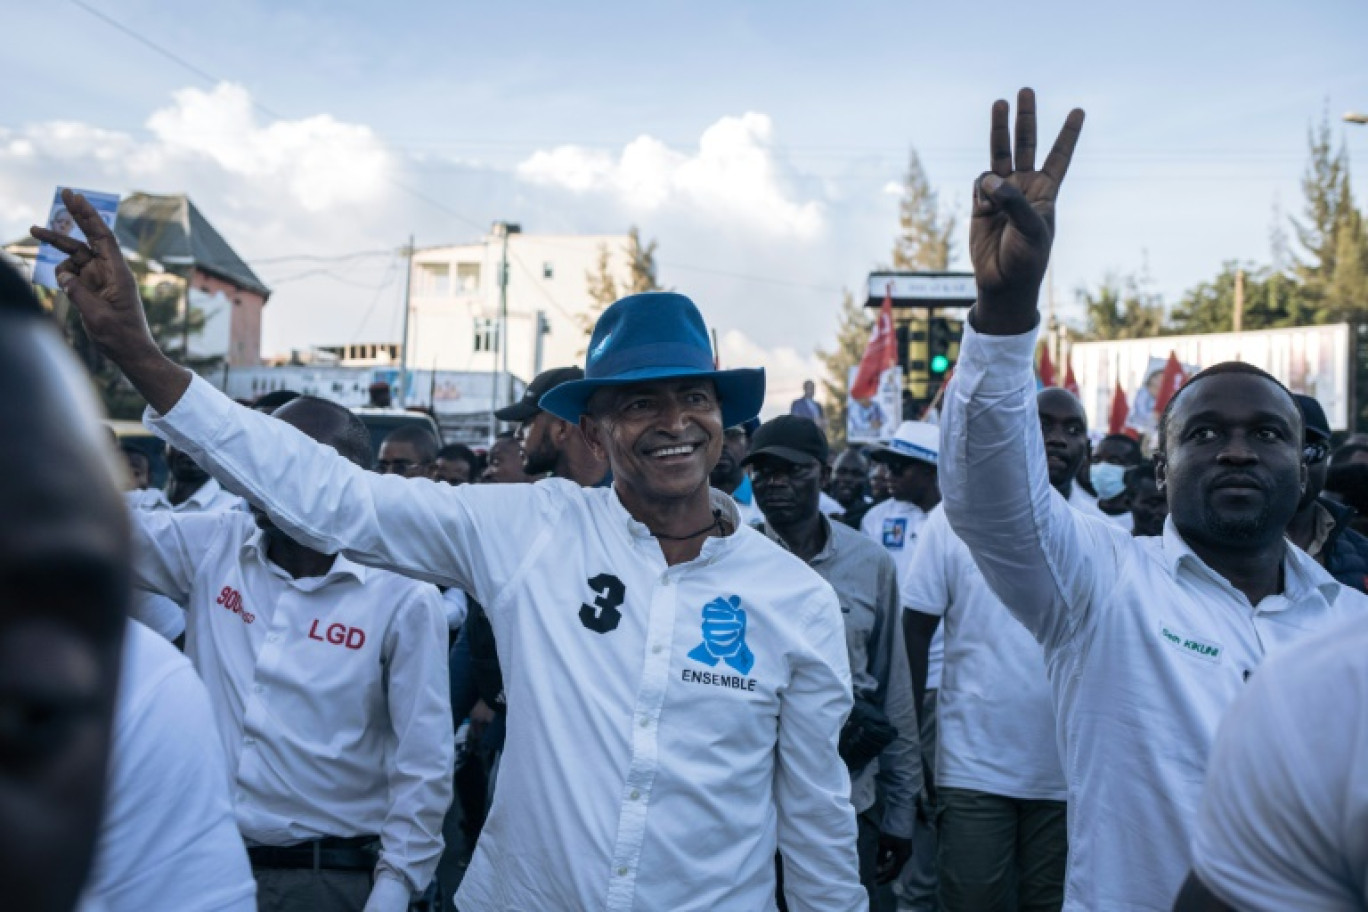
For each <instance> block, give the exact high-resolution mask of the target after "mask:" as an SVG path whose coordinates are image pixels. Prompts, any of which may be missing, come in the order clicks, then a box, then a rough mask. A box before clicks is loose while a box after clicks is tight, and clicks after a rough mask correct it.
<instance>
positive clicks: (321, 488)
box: [144, 377, 569, 609]
mask: <svg viewBox="0 0 1368 912" xmlns="http://www.w3.org/2000/svg"><path fill="white" fill-rule="evenodd" d="M144 421H145V423H146V424H147V426H148V427H149V428H151V429H152V430H153V431H154V432H155V433H157V434H158V435H159V436H161V437H163V438H165V439H166V440H168V441H170V442H171V443H172V444H174V445H175V446H176V447H177V448H178V449H180V450H182V451H184V452H186V453H188V454H189V455H190V456H191V457H192V458H194V460H195V461H196V462H198V463H199V464H200V465H201V466H203V467H204V468H205V469H206V470H208V471H209V472H210V474H212V475H213V476H214V477H215V478H217V479H218V480H219V482H220V483H221V484H222V485H223V486H224V487H225V488H227V489H228V490H230V491H233V492H234V493H237V494H241V495H242V496H244V497H246V498H247V499H248V500H249V501H251V502H252V503H254V504H256V505H257V506H259V507H261V508H262V509H263V510H265V511H266V513H267V514H268V515H269V516H270V517H271V519H272V520H273V521H274V522H275V524H276V525H277V526H279V527H280V528H281V529H282V530H283V531H285V532H286V533H287V534H288V535H290V537H291V538H293V539H295V540H296V541H298V542H300V543H302V544H304V545H306V546H307V547H310V548H313V549H314V550H316V551H319V552H322V553H324V554H333V553H339V552H340V553H342V554H345V555H346V556H347V557H348V558H350V559H352V560H355V561H356V562H358V563H362V564H368V565H370V566H373V567H381V568H384V569H388V570H394V571H396V572H398V573H402V574H404V575H405V576H411V577H417V578H419V579H424V580H427V581H429V582H433V583H438V584H441V585H448V586H453V585H454V586H460V587H461V588H463V589H465V590H466V591H467V592H470V593H471V594H472V595H474V596H475V597H476V598H477V599H479V600H480V602H481V603H482V604H484V605H485V606H486V608H488V609H494V608H496V607H497V595H498V593H499V592H501V591H502V590H503V588H504V584H506V583H507V582H508V580H509V578H510V577H511V576H512V575H513V574H514V573H515V572H516V571H517V569H518V568H520V567H521V566H522V564H523V563H524V560H525V558H526V556H527V555H528V554H529V553H532V552H533V551H534V550H535V548H534V545H535V543H536V542H537V540H538V538H539V537H540V536H543V535H552V534H554V530H555V528H556V519H557V517H558V515H559V513H560V511H561V510H562V509H563V508H564V507H565V505H566V504H567V503H568V502H569V498H568V497H565V496H556V495H555V494H553V493H552V491H553V489H554V486H553V485H552V484H550V483H548V484H542V485H461V486H460V487H453V486H451V485H446V484H440V483H438V482H435V481H431V480H429V479H409V478H401V477H399V476H397V475H377V474H375V473H373V472H368V471H366V470H364V469H362V468H360V467H359V466H357V465H356V464H354V463H352V462H351V461H349V460H347V459H346V458H344V457H343V456H341V455H339V454H338V453H337V451H336V450H334V449H333V448H331V447H328V446H324V445H322V444H319V443H317V442H315V441H313V440H311V439H310V438H308V437H307V436H305V435H304V434H302V433H300V432H299V431H298V430H296V429H295V428H293V427H291V426H290V425H288V424H286V423H285V422H283V421H277V420H275V419H273V418H271V417H270V416H268V415H263V414H260V413H258V412H254V411H252V410H251V409H248V408H244V407H243V406H240V405H238V404H236V403H235V402H233V401H232V400H230V399H228V398H227V397H226V396H224V395H223V394H222V393H220V392H219V391H218V390H216V389H214V388H213V387H212V386H210V385H209V384H208V383H207V382H206V381H205V380H203V379H201V378H199V377H196V378H194V379H193V380H192V381H191V383H190V386H189V387H188V388H187V389H186V390H185V393H184V394H183V395H182V396H181V397H180V399H179V400H178V401H177V402H176V405H175V407H174V408H172V409H170V411H169V412H168V413H167V414H165V415H162V416H157V415H156V414H155V413H152V412H150V411H149V412H148V414H147V416H146V417H145V418H144ZM562 484H567V485H568V484H569V482H563V483H562ZM482 518H485V521H483V522H482V521H481V520H482Z"/></svg>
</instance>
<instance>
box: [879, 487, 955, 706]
mask: <svg viewBox="0 0 1368 912" xmlns="http://www.w3.org/2000/svg"><path fill="white" fill-rule="evenodd" d="M926 517H927V513H926V511H925V510H923V509H922V508H921V507H919V506H917V505H916V504H914V503H909V502H908V501H905V500H897V499H895V498H892V497H890V498H888V499H887V500H885V501H882V502H880V503H877V504H875V505H874V506H872V507H870V508H869V512H868V513H866V514H865V515H864V519H862V520H860V531H861V532H863V533H864V534H865V535H868V536H869V537H870V538H872V539H874V540H875V541H876V542H878V543H879V544H881V545H883V547H884V550H886V551H887V552H888V553H889V555H891V556H892V558H893V564H894V566H896V567H897V568H898V587H899V588H902V587H903V586H905V585H907V580H908V575H909V574H910V573H911V572H912V561H913V559H914V558H915V556H916V553H917V535H918V533H919V532H920V531H921V527H922V523H924V522H926ZM944 662H945V631H943V630H941V629H940V628H939V627H937V628H936V632H935V634H934V635H932V637H931V649H930V651H929V652H928V653H927V656H926V689H927V690H936V689H937V688H939V687H940V683H941V668H942V666H943V665H944Z"/></svg>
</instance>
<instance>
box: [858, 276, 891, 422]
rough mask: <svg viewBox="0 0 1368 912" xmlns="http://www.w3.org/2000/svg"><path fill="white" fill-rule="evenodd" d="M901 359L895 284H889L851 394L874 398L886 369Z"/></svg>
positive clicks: (862, 397) (859, 397) (860, 397)
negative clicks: (896, 330) (895, 318)
mask: <svg viewBox="0 0 1368 912" xmlns="http://www.w3.org/2000/svg"><path fill="white" fill-rule="evenodd" d="M897 363H898V340H897V337H896V336H895V335H894V332H893V286H892V285H889V286H888V289H887V290H886V291H885V292H884V299H883V306H882V307H880V308H879V318H878V319H877V320H875V321H874V331H873V332H872V333H870V334H869V344H868V345H866V346H865V352H864V357H863V358H861V359H860V369H859V371H857V372H856V374H855V382H854V383H852V384H851V385H850V397H851V398H852V399H872V398H873V397H874V395H875V394H876V393H877V392H878V391H879V378H880V377H882V376H883V372H884V371H886V370H888V369H889V368H890V367H895V366H896V365H897Z"/></svg>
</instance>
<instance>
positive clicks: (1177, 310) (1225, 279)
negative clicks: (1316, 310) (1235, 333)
mask: <svg viewBox="0 0 1368 912" xmlns="http://www.w3.org/2000/svg"><path fill="white" fill-rule="evenodd" d="M1240 272H1243V273H1244V316H1243V318H1242V320H1241V327H1242V328H1243V329H1274V328H1277V327H1281V326H1299V325H1302V324H1304V323H1307V322H1309V319H1310V312H1309V309H1308V307H1307V303H1306V300H1305V298H1304V297H1303V295H1302V293H1301V289H1300V288H1299V287H1298V286H1297V284H1296V282H1294V281H1292V280H1290V279H1289V278H1288V277H1287V276H1284V275H1282V274H1281V273H1279V272H1275V271H1274V270H1273V269H1271V268H1270V267H1268V266H1256V265H1254V264H1252V263H1240V262H1238V261H1236V260H1228V261H1226V262H1225V263H1223V264H1221V271H1220V272H1219V273H1217V275H1216V277H1215V278H1214V279H1212V280H1211V281H1209V282H1202V283H1200V284H1198V285H1196V286H1194V287H1193V288H1190V289H1189V290H1188V291H1187V292H1185V293H1184V294H1183V298H1182V300H1181V301H1179V302H1178V305H1177V306H1176V307H1174V308H1173V313H1172V314H1171V315H1170V317H1169V329H1170V331H1171V332H1174V333H1219V332H1230V331H1232V330H1233V329H1234V324H1235V285H1236V281H1237V274H1238V273H1240Z"/></svg>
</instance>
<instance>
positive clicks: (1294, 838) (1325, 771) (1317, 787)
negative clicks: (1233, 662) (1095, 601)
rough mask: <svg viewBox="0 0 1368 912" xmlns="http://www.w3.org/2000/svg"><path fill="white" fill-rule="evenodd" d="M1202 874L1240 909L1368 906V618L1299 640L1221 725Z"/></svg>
mask: <svg viewBox="0 0 1368 912" xmlns="http://www.w3.org/2000/svg"><path fill="white" fill-rule="evenodd" d="M1192 851H1193V868H1194V869H1195V870H1196V871H1197V874H1198V876H1199V877H1200V878H1201V879H1202V882H1203V883H1205V884H1206V885H1207V887H1208V888H1209V889H1210V890H1211V892H1213V893H1215V894H1216V895H1217V896H1218V897H1220V898H1221V899H1222V900H1224V901H1225V902H1227V903H1229V904H1230V905H1231V907H1232V908H1235V909H1242V910H1247V912H1283V910H1285V909H1296V910H1297V912H1345V910H1351V909H1364V908H1368V618H1363V617H1358V618H1354V619H1353V620H1351V621H1350V622H1349V623H1347V624H1341V625H1339V626H1337V627H1335V628H1333V629H1331V630H1327V631H1325V632H1323V633H1320V634H1318V635H1316V636H1314V637H1310V638H1308V639H1307V640H1305V641H1303V642H1301V643H1298V644H1297V645H1296V646H1295V647H1293V648H1292V649H1289V650H1287V652H1286V653H1285V654H1283V655H1280V656H1278V657H1277V658H1276V659H1274V660H1273V661H1271V662H1269V663H1268V664H1267V665H1266V666H1264V667H1263V668H1261V669H1259V671H1258V673H1257V674H1256V675H1254V677H1253V678H1252V679H1251V680H1250V682H1249V686H1248V688H1246V690H1245V693H1244V694H1243V695H1242V696H1241V697H1240V699H1239V701H1238V702H1237V703H1236V704H1235V706H1234V707H1233V708H1232V709H1231V710H1230V712H1229V713H1228V714H1227V715H1226V717H1225V721H1224V722H1222V723H1221V732H1220V735H1219V737H1218V738H1217V739H1216V748H1215V750H1214V751H1213V752H1212V756H1211V768H1210V769H1209V770H1208V771H1207V788H1206V795H1205V796H1204V798H1203V801H1202V817H1201V825H1200V828H1199V829H1198V831H1197V836H1196V838H1195V839H1194V840H1193V847H1192Z"/></svg>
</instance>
